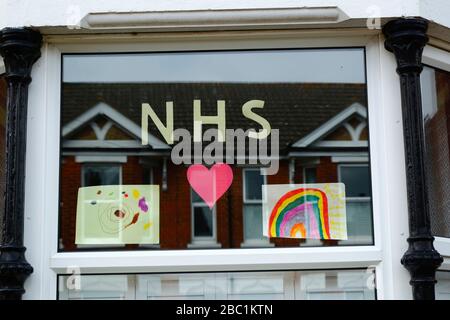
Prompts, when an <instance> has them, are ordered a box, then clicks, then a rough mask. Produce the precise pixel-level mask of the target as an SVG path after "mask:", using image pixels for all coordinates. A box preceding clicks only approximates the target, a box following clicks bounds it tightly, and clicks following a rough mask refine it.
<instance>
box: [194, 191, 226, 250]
mask: <svg viewBox="0 0 450 320" xmlns="http://www.w3.org/2000/svg"><path fill="white" fill-rule="evenodd" d="M191 206H192V243H190V244H189V247H191V248H195V247H206V248H207V247H213V248H214V247H218V246H219V247H220V245H218V243H217V241H216V234H217V231H216V207H215V206H214V207H213V208H212V209H211V208H209V207H208V205H207V204H206V203H205V201H204V200H203V199H202V198H201V197H200V196H199V195H198V194H197V193H196V192H195V191H194V190H191Z"/></svg>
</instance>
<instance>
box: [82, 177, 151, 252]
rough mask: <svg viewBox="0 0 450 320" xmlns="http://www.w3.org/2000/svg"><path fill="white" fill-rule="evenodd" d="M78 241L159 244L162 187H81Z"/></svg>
mask: <svg viewBox="0 0 450 320" xmlns="http://www.w3.org/2000/svg"><path fill="white" fill-rule="evenodd" d="M75 243H76V244H158V243H159V186H158V185H113V186H93V187H84V188H80V189H78V203H77V228H76V240H75Z"/></svg>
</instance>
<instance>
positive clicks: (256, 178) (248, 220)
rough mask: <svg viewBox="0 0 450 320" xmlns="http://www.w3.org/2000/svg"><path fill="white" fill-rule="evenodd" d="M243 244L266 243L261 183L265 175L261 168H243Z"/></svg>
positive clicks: (263, 182) (263, 181)
mask: <svg viewBox="0 0 450 320" xmlns="http://www.w3.org/2000/svg"><path fill="white" fill-rule="evenodd" d="M243 172H244V211H243V216H244V244H246V245H252V244H253V245H255V244H257V245H264V244H268V243H269V241H268V239H267V238H264V237H263V234H262V214H263V213H262V185H263V184H265V180H266V179H265V178H266V176H264V175H262V174H261V169H258V168H255V169H244V170H243Z"/></svg>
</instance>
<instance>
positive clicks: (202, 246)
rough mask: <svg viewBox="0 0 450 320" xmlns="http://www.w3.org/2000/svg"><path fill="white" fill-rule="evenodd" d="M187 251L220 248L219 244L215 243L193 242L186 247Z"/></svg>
mask: <svg viewBox="0 0 450 320" xmlns="http://www.w3.org/2000/svg"><path fill="white" fill-rule="evenodd" d="M187 247H188V249H217V248H222V244H221V243H217V242H215V241H194V242H191V243H189V244H188V245H187Z"/></svg>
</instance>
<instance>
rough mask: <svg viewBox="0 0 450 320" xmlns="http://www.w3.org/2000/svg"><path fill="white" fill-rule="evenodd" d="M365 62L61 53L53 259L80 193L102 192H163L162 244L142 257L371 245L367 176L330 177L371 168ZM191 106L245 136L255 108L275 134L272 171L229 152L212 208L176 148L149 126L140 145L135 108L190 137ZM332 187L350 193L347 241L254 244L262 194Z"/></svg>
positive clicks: (359, 54)
mask: <svg viewBox="0 0 450 320" xmlns="http://www.w3.org/2000/svg"><path fill="white" fill-rule="evenodd" d="M364 55H365V53H364V49H363V48H339V49H289V50H283V49H280V50H250V51H239V50H236V51H210V52H175V53H123V54H77V55H71V54H64V55H63V66H62V67H63V83H62V102H61V103H62V106H61V121H62V123H61V154H62V156H61V179H60V199H61V202H60V219H59V221H60V236H61V239H60V240H61V245H60V250H64V251H71V250H79V248H77V247H76V245H75V243H74V241H75V231H76V212H77V193H78V189H79V188H80V187H82V186H94V185H106V184H108V185H114V184H123V185H141V184H144V185H145V184H155V185H159V186H160V188H159V217H160V219H159V231H160V232H159V236H160V237H159V238H160V243H159V246H146V247H145V249H146V250H157V249H177V250H182V249H188V248H201V247H205V248H219V247H220V248H242V247H246V246H253V247H267V246H268V244H270V245H273V246H275V247H286V246H299V245H301V246H303V245H317V246H322V245H328V246H330V245H341V244H355V243H357V244H368V245H370V244H372V243H373V237H372V223H371V221H372V216H371V214H372V213H371V210H370V208H371V190H370V173H369V170H368V169H367V168H368V167H367V166H366V167H355V168H353V169H352V168H350V167H349V168H348V169H347V167H342V169H339V167H340V165H341V164H342V163H347V162H348V163H355V162H357V161H359V162H360V161H361V159H362V158H368V150H369V149H368V147H369V141H368V140H369V128H368V121H367V101H366V100H367V99H366V80H365V78H366V77H365V63H364ZM198 100H200V102H201V103H200V105H201V115H202V116H205V117H208V116H210V117H211V118H213V117H214V116H215V115H217V113H218V109H217V106H218V102H219V101H221V102H220V103H224V104H225V110H226V116H225V122H226V128H227V129H242V130H244V131H245V130H248V129H256V130H259V129H260V127H261V125H260V124H259V123H258V122H255V121H254V120H252V119H250V118H248V117H246V116H244V114H243V105H244V104H245V103H246V102H248V101H250V100H261V101H264V106H263V108H254V109H253V110H252V112H254V113H255V114H257V115H258V116H260V117H262V118H264V119H265V120H267V122H268V123H270V126H271V128H272V129H278V130H279V144H278V145H279V155H278V156H277V160H279V169H278V172H277V173H276V174H274V175H267V176H264V175H261V174H260V173H259V171H260V170H259V169H256V170H255V169H254V168H260V167H264V166H266V164H263V163H262V162H260V159H256V161H257V162H256V163H254V159H252V158H250V157H249V156H248V154H247V153H245V154H244V155H238V154H236V155H235V156H234V158H233V160H234V162H233V164H230V166H231V167H232V170H233V175H234V179H233V182H232V184H231V186H230V187H229V189H228V190H227V191H226V192H225V194H224V195H223V196H222V197H221V198H220V199H219V200H218V201H217V203H216V205H215V206H214V207H213V209H212V210H211V209H209V207H208V206H207V205H206V204H205V202H204V201H203V200H202V199H201V197H199V195H197V194H195V193H193V192H191V186H190V185H189V183H188V181H187V179H186V171H187V168H188V165H183V164H182V165H180V164H176V163H174V161H172V158H171V153H172V151H173V148H174V146H175V144H168V143H167V141H166V138H165V136H164V134H162V132H161V130H160V129H161V125H157V124H156V123H155V121H153V120H152V119H150V117H148V118H149V119H150V120H149V122H148V130H147V131H148V144H146V145H145V144H144V145H143V144H142V130H141V129H142V128H141V125H142V104H143V103H146V104H149V105H151V108H152V110H153V111H154V113H155V114H156V115H157V116H158V118H159V119H160V120H161V122H162V124H163V126H166V124H167V119H166V102H172V103H173V111H174V112H173V126H174V129H179V128H180V129H185V130H186V131H187V132H189V133H190V134H191V135H192V134H193V132H194V101H198ZM209 127H214V128H216V127H217V126H216V125H215V124H205V125H204V128H203V133H204V131H205V130H206V129H208V128H209ZM203 142H204V144H203V148H205V146H206V145H207V143H206V141H203ZM246 151H247V150H246ZM267 151H268V152H267V156H270V155H271V150H270V148H268V150H267ZM186 157H187V158H188V159H190V160H194V158H195V157H196V155H195V154H194V153H193V152H192V154H190V155H187V156H186ZM232 157H233V156H232ZM83 159H84V160H83ZM86 159H87V160H89V161H87V160H86ZM82 160H83V161H82ZM91 160H92V161H91ZM238 160H239V161H238ZM224 161H225V159H223V161H222V162H224ZM118 163H120V165H118ZM366 164H368V160H367V161H366ZM250 167H251V168H250ZM339 170H341V172H339ZM355 177H357V178H356V179H355ZM361 177H362V179H361ZM339 181H343V182H344V183H345V184H346V185H347V192H348V195H347V197H349V201H348V202H347V215H348V217H347V221H348V223H347V229H348V233H349V241H334V240H324V241H321V240H312V241H300V240H298V239H282V238H272V239H270V240H269V239H268V238H265V237H263V236H262V230H263V227H264V226H263V219H262V209H261V208H262V191H261V185H263V184H269V185H270V184H284V185H287V184H289V183H291V182H293V183H295V184H303V183H336V182H339ZM135 248H136V246H133V245H126V247H124V248H123V250H131V249H135ZM141 248H143V247H141ZM91 249H92V248H91Z"/></svg>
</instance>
